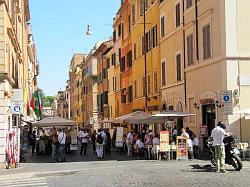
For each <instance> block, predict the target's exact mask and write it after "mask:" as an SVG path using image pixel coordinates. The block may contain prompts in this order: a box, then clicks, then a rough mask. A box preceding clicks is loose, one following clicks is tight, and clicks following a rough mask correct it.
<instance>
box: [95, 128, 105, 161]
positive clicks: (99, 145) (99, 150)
mask: <svg viewBox="0 0 250 187" xmlns="http://www.w3.org/2000/svg"><path fill="white" fill-rule="evenodd" d="M103 145H104V137H103V134H102V130H101V129H98V132H97V134H96V154H97V158H99V159H102V158H103Z"/></svg>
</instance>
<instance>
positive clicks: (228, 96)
mask: <svg viewBox="0 0 250 187" xmlns="http://www.w3.org/2000/svg"><path fill="white" fill-rule="evenodd" d="M220 95H221V114H222V115H232V114H233V100H232V90H229V91H221V92H220Z"/></svg>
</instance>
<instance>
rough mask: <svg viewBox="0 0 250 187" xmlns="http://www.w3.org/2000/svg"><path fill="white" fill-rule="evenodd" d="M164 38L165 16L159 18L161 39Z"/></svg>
mask: <svg viewBox="0 0 250 187" xmlns="http://www.w3.org/2000/svg"><path fill="white" fill-rule="evenodd" d="M164 36H165V16H162V17H161V37H164Z"/></svg>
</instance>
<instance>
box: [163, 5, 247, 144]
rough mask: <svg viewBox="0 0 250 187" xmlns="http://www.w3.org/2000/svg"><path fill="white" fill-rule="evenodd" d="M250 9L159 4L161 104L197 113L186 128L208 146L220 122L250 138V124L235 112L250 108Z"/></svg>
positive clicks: (239, 135) (242, 136)
mask: <svg viewBox="0 0 250 187" xmlns="http://www.w3.org/2000/svg"><path fill="white" fill-rule="evenodd" d="M183 3H184V4H183ZM249 6H250V2H248V1H234V0H220V1H217V0H200V1H195V0H186V1H174V0H163V1H161V3H160V17H159V18H160V19H159V20H160V21H162V20H165V21H164V24H163V23H162V24H161V25H164V29H165V30H164V32H165V33H164V36H162V38H161V62H162V63H163V62H165V63H166V65H165V67H164V66H162V67H164V68H166V71H165V72H166V73H165V75H164V71H163V73H162V75H161V76H162V77H165V79H166V80H165V81H166V82H165V84H163V85H162V105H164V107H168V108H172V109H174V110H180V109H182V110H183V111H186V112H190V113H195V114H196V116H192V117H189V118H187V119H185V120H184V124H185V126H189V127H190V129H191V130H192V131H194V133H195V134H197V135H198V136H199V137H200V138H201V140H202V141H201V142H202V143H203V145H204V143H205V140H206V139H207V137H208V136H209V135H210V134H211V130H212V129H213V128H214V127H215V126H216V124H217V122H218V121H223V122H224V123H225V124H226V126H227V130H228V131H231V132H233V133H235V134H236V135H237V136H238V139H241V140H242V141H249V140H250V127H249V120H246V119H245V118H244V117H243V116H244V115H240V114H237V113H235V112H236V111H238V110H239V109H244V108H249V106H250V100H249V98H248V93H249V90H250V82H249V80H250V68H249V62H250V61H249V57H250V53H249V51H250V44H249V41H250V38H249V36H248V35H246V34H245V33H249V32H250V26H249V24H247V21H246V19H245V18H246V17H249V16H250V13H249V11H248V9H247V7H249ZM163 17H164V18H163ZM161 30H162V29H161ZM179 54H180V56H178V55H179ZM163 83H164V80H163Z"/></svg>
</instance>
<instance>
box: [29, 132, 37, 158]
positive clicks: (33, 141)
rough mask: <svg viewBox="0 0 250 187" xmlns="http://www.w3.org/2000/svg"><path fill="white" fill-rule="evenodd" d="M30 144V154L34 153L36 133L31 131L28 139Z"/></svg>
mask: <svg viewBox="0 0 250 187" xmlns="http://www.w3.org/2000/svg"><path fill="white" fill-rule="evenodd" d="M30 144H31V146H32V154H34V153H35V148H36V131H33V132H32V134H31V137H30Z"/></svg>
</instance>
